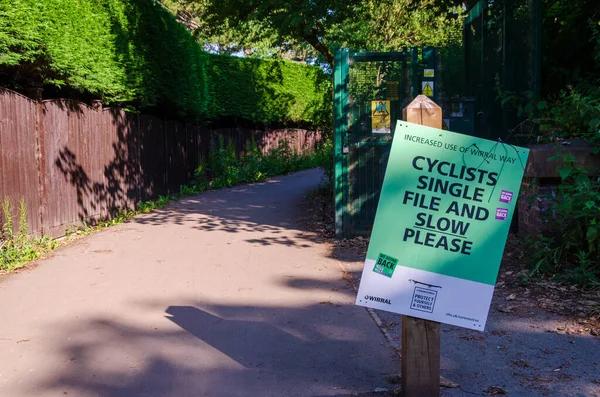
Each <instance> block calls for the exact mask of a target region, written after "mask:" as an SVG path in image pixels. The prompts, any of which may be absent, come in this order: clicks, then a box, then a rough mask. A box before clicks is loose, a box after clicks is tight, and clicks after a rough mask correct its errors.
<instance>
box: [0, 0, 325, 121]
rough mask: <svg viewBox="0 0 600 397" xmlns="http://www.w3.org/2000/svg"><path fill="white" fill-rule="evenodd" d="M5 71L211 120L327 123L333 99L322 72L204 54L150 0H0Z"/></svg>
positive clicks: (17, 84)
mask: <svg viewBox="0 0 600 397" xmlns="http://www.w3.org/2000/svg"><path fill="white" fill-rule="evenodd" d="M0 77H1V78H2V84H3V85H8V86H9V87H11V88H16V89H23V88H28V87H54V88H53V89H65V90H70V91H75V92H80V93H82V94H91V95H93V96H95V97H98V98H101V99H102V100H103V101H104V102H105V103H108V104H117V105H128V106H132V107H134V108H136V109H139V110H144V109H147V108H159V109H165V110H167V111H170V112H171V111H176V112H177V113H178V114H179V115H180V116H185V117H193V118H197V119H201V120H205V121H215V120H223V119H231V118H233V119H238V120H246V121H251V122H255V123H264V124H271V123H280V122H289V123H296V124H309V125H314V124H321V123H322V122H323V121H324V118H323V117H324V116H323V114H325V113H328V106H329V102H330V98H331V97H330V94H329V93H330V89H331V88H330V82H329V79H328V78H327V77H326V76H325V75H324V74H323V73H322V72H321V71H320V70H319V69H318V68H315V67H310V66H306V65H300V64H294V63H289V62H283V61H275V60H255V59H242V58H236V57H227V56H219V55H212V54H208V53H206V52H204V51H202V49H201V48H200V46H199V45H198V44H197V43H196V42H195V41H194V39H193V37H192V36H191V34H190V33H189V32H188V31H187V30H186V28H185V27H184V26H183V25H181V24H179V23H178V22H177V21H176V20H175V18H174V17H173V15H172V14H171V13H169V12H168V11H167V10H165V9H164V8H163V7H162V6H161V5H160V4H158V3H156V2H155V1H153V0H36V1H31V0H0ZM325 117H328V114H327V115H326V116H325Z"/></svg>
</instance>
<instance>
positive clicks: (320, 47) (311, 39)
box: [303, 32, 333, 67]
mask: <svg viewBox="0 0 600 397" xmlns="http://www.w3.org/2000/svg"><path fill="white" fill-rule="evenodd" d="M303 39H304V40H306V42H307V43H308V44H310V45H311V46H313V48H314V49H315V50H317V51H319V52H320V53H321V54H322V55H323V56H324V57H325V60H326V61H327V63H328V64H329V65H331V66H332V67H333V54H332V53H331V51H329V48H327V46H326V45H325V44H323V43H321V42H320V41H319V38H318V37H317V34H316V33H315V32H312V33H310V34H305V35H304V36H303Z"/></svg>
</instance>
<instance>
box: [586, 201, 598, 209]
mask: <svg viewBox="0 0 600 397" xmlns="http://www.w3.org/2000/svg"><path fill="white" fill-rule="evenodd" d="M594 205H596V203H595V202H593V201H592V200H589V201H586V203H585V206H586V207H587V208H593V207H594Z"/></svg>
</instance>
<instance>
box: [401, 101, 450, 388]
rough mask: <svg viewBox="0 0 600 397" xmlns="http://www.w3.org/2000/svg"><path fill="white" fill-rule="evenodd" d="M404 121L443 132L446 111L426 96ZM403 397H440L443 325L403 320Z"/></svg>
mask: <svg viewBox="0 0 600 397" xmlns="http://www.w3.org/2000/svg"><path fill="white" fill-rule="evenodd" d="M402 117H403V119H404V121H408V122H409V123H415V124H421V125H425V126H428V127H433V128H440V129H441V128H442V108H440V107H439V106H438V105H436V103H435V102H433V101H432V100H431V99H429V98H427V97H426V96H424V95H419V96H417V97H416V98H415V99H414V100H413V101H412V102H411V103H410V104H409V105H408V106H407V107H406V108H404V110H403V111H402ZM402 395H403V396H404V397H439V395H440V323H438V322H435V321H428V320H422V319H419V318H414V317H410V316H402Z"/></svg>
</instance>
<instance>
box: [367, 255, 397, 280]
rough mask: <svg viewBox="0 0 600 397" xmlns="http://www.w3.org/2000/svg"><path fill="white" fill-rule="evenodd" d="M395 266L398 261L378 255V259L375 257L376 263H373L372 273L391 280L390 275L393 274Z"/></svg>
mask: <svg viewBox="0 0 600 397" xmlns="http://www.w3.org/2000/svg"><path fill="white" fill-rule="evenodd" d="M397 264H398V259H396V258H392V257H391V256H389V255H385V254H379V257H377V262H375V267H374V268H373V271H374V272H375V273H379V274H381V275H383V276H386V277H389V278H392V274H394V270H396V265H397Z"/></svg>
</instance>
